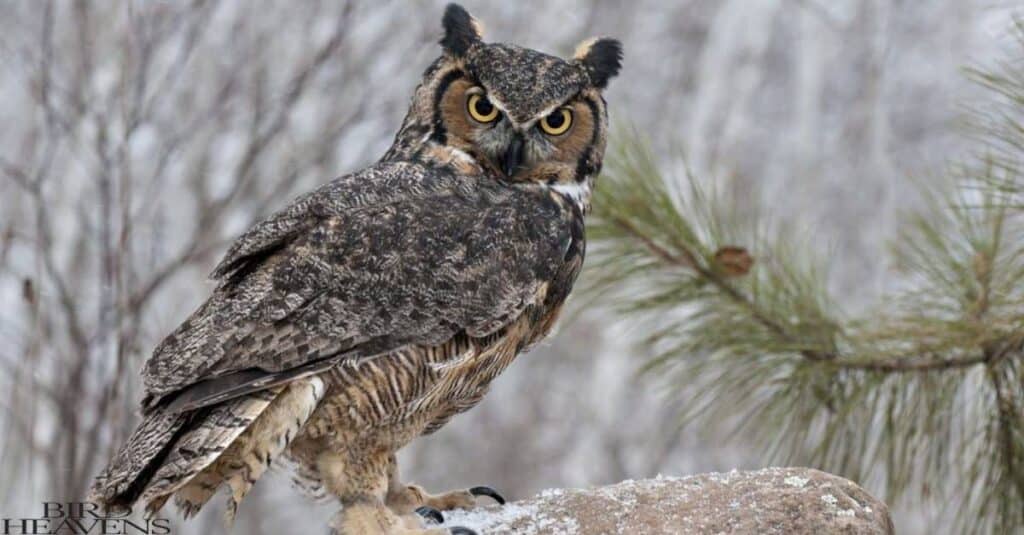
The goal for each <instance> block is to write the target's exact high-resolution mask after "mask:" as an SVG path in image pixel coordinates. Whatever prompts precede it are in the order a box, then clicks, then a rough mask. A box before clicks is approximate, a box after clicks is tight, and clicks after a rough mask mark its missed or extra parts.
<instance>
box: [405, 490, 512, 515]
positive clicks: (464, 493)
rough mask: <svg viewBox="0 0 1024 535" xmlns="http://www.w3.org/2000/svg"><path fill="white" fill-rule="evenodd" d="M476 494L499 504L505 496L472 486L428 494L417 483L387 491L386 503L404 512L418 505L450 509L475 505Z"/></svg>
mask: <svg viewBox="0 0 1024 535" xmlns="http://www.w3.org/2000/svg"><path fill="white" fill-rule="evenodd" d="M477 496H487V497H489V498H491V499H493V500H494V501H496V502H498V503H499V504H501V505H505V498H504V497H502V496H501V494H498V492H497V491H495V490H494V489H492V488H491V487H482V486H481V487H473V488H470V489H464V490H453V491H449V492H444V493H441V494H429V493H428V492H427V491H425V490H423V487H421V486H419V485H405V486H404V487H400V488H399V489H398V490H392V491H390V492H389V493H388V497H387V504H388V507H390V508H391V509H392V510H393V511H395V512H396V513H399V514H405V513H408V512H412V511H415V510H416V509H417V508H420V507H429V508H431V509H435V510H438V511H450V510H452V509H472V508H474V507H476V498H477Z"/></svg>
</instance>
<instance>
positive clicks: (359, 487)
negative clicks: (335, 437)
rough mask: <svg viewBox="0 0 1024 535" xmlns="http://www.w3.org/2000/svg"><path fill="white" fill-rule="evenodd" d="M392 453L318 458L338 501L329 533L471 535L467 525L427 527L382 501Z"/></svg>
mask: <svg viewBox="0 0 1024 535" xmlns="http://www.w3.org/2000/svg"><path fill="white" fill-rule="evenodd" d="M392 460H393V455H376V456H373V457H370V458H360V459H359V460H358V461H353V460H352V459H350V458H348V457H347V456H346V455H345V454H343V453H335V452H326V453H323V454H321V455H320V456H319V457H318V459H317V468H318V469H319V471H320V473H321V474H323V476H324V481H325V483H326V485H327V488H328V490H329V491H330V492H331V493H332V494H334V495H335V496H337V497H338V499H339V500H340V501H341V511H339V512H338V513H337V514H335V515H334V518H333V519H332V520H331V534H332V535H442V534H443V535H449V534H462V535H471V534H473V533H474V532H473V531H472V530H468V529H466V528H451V529H447V528H429V527H425V526H424V524H423V519H421V518H420V517H419V516H417V515H415V514H413V513H412V511H409V512H408V513H407V514H403V515H399V514H396V513H395V511H393V510H392V509H391V508H389V507H388V506H387V505H386V504H385V498H386V496H387V495H388V486H389V484H388V481H389V479H390V478H389V471H390V470H391V465H392V464H393V463H392V462H391V461H392Z"/></svg>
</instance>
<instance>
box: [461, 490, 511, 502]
mask: <svg viewBox="0 0 1024 535" xmlns="http://www.w3.org/2000/svg"><path fill="white" fill-rule="evenodd" d="M469 493H470V494H472V495H473V496H487V497H489V498H491V499H493V500H494V501H496V502H498V505H505V497H504V496H502V495H501V494H498V491H496V490H494V489H492V488H491V487H485V486H479V487H473V488H471V489H469Z"/></svg>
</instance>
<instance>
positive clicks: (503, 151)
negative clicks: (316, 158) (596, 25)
mask: <svg viewBox="0 0 1024 535" xmlns="http://www.w3.org/2000/svg"><path fill="white" fill-rule="evenodd" d="M442 26H443V27H444V37H443V38H442V39H441V46H442V48H443V51H444V53H443V55H442V56H441V57H440V58H438V60H437V61H435V62H434V63H433V64H432V65H431V66H430V68H428V69H427V71H426V72H425V73H424V79H423V82H422V83H421V84H420V86H419V88H417V90H416V95H415V96H414V97H413V102H412V107H411V108H410V110H409V114H408V116H407V117H406V121H405V123H404V124H403V127H402V131H400V132H399V134H398V136H397V138H396V146H395V147H394V148H393V149H392V151H399V152H401V153H404V155H405V156H412V155H413V153H417V154H420V155H423V154H427V155H429V154H437V153H438V152H439V151H444V150H448V151H450V153H452V154H456V155H458V156H460V157H461V156H468V157H470V158H472V160H473V162H474V163H475V164H478V165H479V166H481V167H482V168H486V169H488V170H490V171H492V172H493V173H495V175H496V176H498V177H500V178H501V179H504V180H509V181H515V182H522V181H533V182H541V183H545V184H550V185H552V186H555V187H559V188H564V190H565V191H567V192H575V189H581V188H587V189H589V186H590V181H592V180H593V177H594V176H595V175H597V173H598V172H599V171H600V168H601V160H602V158H603V157H604V148H605V141H606V137H607V130H608V128H607V123H608V117H607V113H606V111H605V101H604V98H602V95H601V93H602V91H603V90H604V88H605V87H606V86H607V85H608V81H609V80H610V79H611V78H612V77H614V76H615V75H617V74H618V72H619V68H620V66H621V61H622V45H621V44H620V43H619V42H618V41H616V40H614V39H607V38H600V39H590V40H588V41H585V42H583V43H581V44H580V45H579V46H578V47H577V49H576V53H575V55H574V56H573V57H572V58H571V59H568V60H564V59H561V58H557V57H554V56H550V55H547V54H544V53H541V52H538V51H536V50H530V49H528V48H522V47H519V46H515V45H509V44H503V43H485V42H484V41H483V32H482V26H481V24H480V23H479V22H478V21H477V20H476V19H474V18H473V17H472V16H470V14H469V13H467V12H466V10H465V9H463V8H462V7H461V6H458V5H455V4H450V5H448V7H447V8H446V9H445V13H444V17H443V19H442ZM442 157H443V156H442Z"/></svg>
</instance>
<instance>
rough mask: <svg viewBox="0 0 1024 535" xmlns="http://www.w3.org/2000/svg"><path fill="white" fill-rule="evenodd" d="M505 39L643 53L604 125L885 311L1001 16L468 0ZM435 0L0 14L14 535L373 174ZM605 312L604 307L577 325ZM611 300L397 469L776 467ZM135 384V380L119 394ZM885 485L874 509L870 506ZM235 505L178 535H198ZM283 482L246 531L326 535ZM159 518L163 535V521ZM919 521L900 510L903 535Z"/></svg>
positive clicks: (7, 434)
mask: <svg viewBox="0 0 1024 535" xmlns="http://www.w3.org/2000/svg"><path fill="white" fill-rule="evenodd" d="M464 5H465V6H466V7H467V8H468V9H469V10H470V12H472V13H473V14H474V15H476V16H477V17H478V18H479V19H481V20H482V21H483V23H484V25H485V28H486V35H485V39H487V40H490V41H507V42H514V43H517V44H521V45H524V46H529V47H532V48H537V49H540V50H543V51H546V52H550V53H554V54H559V55H563V56H566V55H570V54H571V52H572V49H573V48H574V47H575V45H576V44H577V43H578V42H579V41H581V40H583V39H585V38H587V37H590V36H594V35H609V36H614V37H617V38H619V39H620V40H622V41H623V43H624V46H625V51H626V58H625V61H624V68H623V71H622V74H621V75H620V76H619V78H617V79H615V80H613V82H612V84H611V87H610V89H609V91H608V93H607V95H606V97H607V100H608V102H609V109H610V114H611V117H612V121H613V123H616V124H617V125H620V126H629V127H631V128H633V129H635V130H636V131H637V132H639V133H640V134H642V135H643V136H644V137H646V138H648V139H649V140H650V141H651V143H652V144H653V146H654V149H655V151H656V153H658V154H663V155H664V158H665V161H666V162H675V161H677V159H676V158H675V156H676V155H678V154H679V153H685V154H686V155H687V160H688V163H689V165H690V167H691V168H692V169H693V170H694V171H695V172H696V173H697V174H698V175H699V176H701V177H705V178H707V179H713V180H721V181H723V182H728V183H729V184H731V185H732V187H735V188H736V194H737V195H739V196H742V197H743V198H744V199H749V202H750V203H751V206H756V205H760V206H763V207H765V208H764V210H765V211H766V212H767V213H768V214H769V215H770V216H771V217H772V218H775V219H778V220H782V221H790V222H799V227H801V228H804V229H809V230H811V231H812V232H811V234H812V242H811V243H810V244H809V245H808V246H809V247H815V248H819V249H821V250H823V251H828V252H829V253H830V254H831V258H833V262H832V264H831V265H830V266H829V268H830V282H831V284H832V286H833V288H834V290H835V291H836V294H837V296H839V297H840V298H842V299H844V300H846V301H847V302H849V303H853V304H854V306H856V305H857V304H859V303H868V302H870V300H871V297H873V296H876V295H877V294H878V292H879V291H880V290H881V289H883V288H885V286H886V281H887V277H886V275H887V272H888V271H889V270H890V269H891V266H889V265H887V264H886V262H885V261H884V260H880V259H882V258H884V257H885V255H884V252H885V247H886V240H888V239H889V238H891V237H892V236H893V234H894V232H893V230H894V227H895V225H896V224H897V223H898V222H899V216H900V213H901V210H904V209H906V208H908V207H911V206H913V205H914V204H915V203H917V202H918V200H917V197H916V195H915V193H914V192H915V191H916V186H915V185H914V180H915V179H927V177H928V176H930V175H931V174H932V173H935V172H937V171H938V170H940V169H941V168H942V165H943V164H944V163H945V162H946V161H947V160H948V159H949V158H951V157H955V156H956V155H957V154H959V153H960V152H962V151H963V150H964V146H965V145H964V143H963V141H962V140H961V138H960V137H958V135H957V130H956V122H957V119H958V117H959V113H960V107H959V105H960V104H961V103H963V102H964V100H965V99H969V98H970V97H971V95H972V94H974V92H975V91H976V90H975V89H974V88H973V87H971V85H970V84H969V83H967V82H966V81H965V80H964V78H963V77H962V76H961V74H960V72H959V70H960V68H961V67H963V66H965V65H971V64H976V63H982V62H986V61H991V60H992V59H993V58H997V57H1000V54H1001V51H1003V50H1005V49H1006V48H1007V44H1008V42H1009V41H1010V37H1009V35H1010V34H1009V27H1010V21H1011V13H1013V12H1014V10H1015V9H1016V8H1017V7H1018V3H1016V2H1007V1H999V0H927V1H913V2H911V1H902V0H891V1H887V0H690V1H677V2H664V1H639V2H612V1H595V2H582V1H575V2H574V1H567V0H561V1H522V2H500V3H499V2H488V3H484V2H475V1H467V2H465V4H464ZM442 9H443V3H442V2H417V3H409V2H395V3H391V4H388V3H382V2H369V1H367V2H345V1H342V0H323V1H310V2H285V1H261V2H251V3H249V2H246V3H243V2H227V1H224V2H217V1H212V0H207V1H204V0H195V1H190V2H185V1H178V2H164V1H155V0H154V1H144V0H135V1H132V0H122V1H114V0H110V1H97V2H88V3H87V2H80V3H77V2H70V1H54V2H44V1H38V2H37V1H31V0H21V1H11V0H8V1H2V2H0V97H2V98H0V125H3V127H2V128H0V366H2V369H3V372H2V373H0V411H2V412H0V430H2V431H0V433H2V435H0V437H2V441H0V469H2V473H3V474H4V482H3V484H2V486H0V516H3V517H11V516H32V515H35V514H38V513H39V512H41V506H40V502H41V501H43V500H46V499H48V500H54V499H62V498H63V499H71V498H75V497H80V496H81V494H82V493H83V491H84V489H85V488H86V486H87V485H88V482H89V480H90V478H91V476H92V475H93V474H94V473H95V471H96V470H97V469H98V468H99V467H100V465H101V464H102V463H103V462H104V461H105V460H106V458H108V457H109V455H110V454H111V453H112V448H115V447H116V446H117V444H118V443H119V441H120V440H122V439H123V438H124V436H125V433H126V432H127V431H129V430H130V428H131V425H132V424H133V423H134V414H133V411H134V410H135V406H136V404H137V403H138V399H139V398H140V397H141V393H140V392H139V390H138V384H137V382H138V381H137V373H138V368H139V366H140V364H141V362H142V361H143V360H144V359H145V357H146V356H147V354H148V352H149V351H150V350H151V348H152V347H153V345H154V344H155V343H156V342H157V341H158V340H159V339H160V338H161V337H162V335H164V334H166V333H167V332H169V331H170V330H171V329H172V328H173V327H174V326H176V325H177V323H178V322H180V321H181V320H182V319H183V318H184V317H185V316H186V314H188V313H189V312H190V311H191V310H192V309H193V308H194V307H195V306H197V305H198V304H199V303H200V302H201V300H202V299H203V297H204V296H205V295H206V294H207V293H208V292H209V290H210V286H209V284H208V283H207V282H206V280H205V276H206V274H207V273H208V272H209V270H210V269H211V268H212V266H213V264H214V262H215V261H216V260H217V258H218V257H219V255H220V254H222V252H223V251H224V249H225V247H226V244H227V242H228V241H230V239H231V238H232V237H234V236H236V235H237V234H238V233H239V232H241V231H242V230H244V229H245V228H246V227H247V226H248V225H249V224H251V223H252V222H253V221H254V220H257V219H259V218H260V217H262V216H265V215H266V214H268V213H270V212H272V211H274V210H275V209H277V208H280V207H283V206H284V205H285V204H287V202H288V200H289V199H290V198H292V197H294V196H295V195H296V194H298V193H300V192H303V191H305V190H308V189H310V188H312V187H314V186H316V185H317V184H320V183H322V182H324V181H326V180H329V179H331V178H333V177H335V176H337V175H339V174H342V173H345V172H349V171H352V170H355V169H358V168H360V167H362V166H364V165H366V164H368V163H370V162H372V161H373V160H374V159H376V158H377V157H378V156H379V155H381V154H382V153H383V152H384V151H385V150H386V148H387V147H388V145H389V144H390V141H391V138H392V136H393V134H394V131H395V130H396V129H397V127H398V125H399V123H400V121H401V118H402V116H403V115H404V113H405V111H406V106H407V102H408V99H409V97H410V96H411V93H412V90H413V88H414V87H415V85H416V83H417V82H418V80H419V78H420V75H421V73H422V71H423V69H424V68H425V67H426V66H427V65H428V64H429V62H430V61H431V60H432V59H433V58H434V57H435V56H436V55H437V54H438V53H439V48H438V46H437V45H436V41H437V39H438V38H439V37H440V15H441V12H442ZM584 305H585V306H584ZM642 335H643V333H642V332H636V329H635V328H634V329H632V330H630V331H629V332H624V329H621V328H619V327H617V326H616V325H615V324H614V322H613V321H612V320H611V319H610V316H609V315H608V314H607V313H606V312H604V311H603V310H602V308H601V304H600V303H596V304H591V303H585V302H584V301H583V300H582V299H577V300H576V310H575V311H574V313H572V314H570V315H568V317H567V318H566V321H563V323H562V324H561V328H560V331H559V333H558V334H557V335H556V336H554V337H552V339H551V340H550V341H549V342H548V343H546V344H544V345H543V346H542V347H540V348H538V349H536V350H535V351H533V352H532V353H530V354H528V355H526V356H524V357H521V358H520V360H519V361H517V363H516V365H515V366H513V367H512V368H511V369H510V370H509V371H508V372H507V373H506V374H505V375H504V376H502V378H501V379H500V380H499V381H497V383H496V384H495V385H494V388H493V389H492V392H491V393H490V395H489V396H488V397H487V398H486V399H485V401H484V402H483V403H482V404H481V405H480V406H478V407H477V408H476V409H475V410H473V411H471V412H469V413H467V414H465V415H463V416H460V417H459V418H456V419H455V421H454V422H453V423H452V424H450V425H448V426H447V427H446V428H444V429H443V430H441V431H440V432H438V433H437V434H435V435H433V436H431V437H428V438H425V439H422V440H420V441H418V442H417V443H415V444H414V445H413V446H412V447H410V448H408V449H407V450H406V451H404V452H403V454H402V455H401V458H402V460H403V461H404V464H403V465H402V466H403V472H404V475H405V476H406V478H407V479H410V480H414V481H417V482H420V483H422V484H424V485H426V486H427V487H428V488H431V489H447V488H453V487H465V486H470V485H476V484H489V485H492V486H494V487H496V488H498V489H500V490H501V491H502V492H503V493H504V494H505V495H506V496H509V497H512V498H515V497H525V496H529V495H532V494H533V493H536V492H538V491H539V490H541V489H544V488H549V487H567V486H585V485H592V484H602V483H610V482H616V481H619V480H622V479H625V478H641V477H647V476H652V475H655V474H657V473H665V474H688V473H695V472H706V471H712V470H728V469H731V468H754V467H760V466H763V464H764V462H765V461H764V459H763V457H762V455H761V454H762V452H761V451H759V450H757V449H756V448H754V447H753V446H752V445H751V444H748V443H743V442H740V441H730V440H728V439H727V438H726V437H722V436H717V435H716V434H715V433H714V432H711V431H710V430H704V429H697V428H686V429H684V430H683V431H682V432H679V431H678V430H677V427H676V425H675V421H674V416H673V415H674V414H675V412H674V410H673V407H671V406H667V405H666V403H665V402H664V400H663V396H662V392H661V389H662V388H664V385H661V384H659V383H658V382H657V380H656V379H654V378H650V377H637V376H636V374H635V372H636V370H637V369H638V367H639V366H640V365H641V364H642V363H643V361H644V355H643V354H642V353H640V352H638V351H636V350H634V349H632V348H631V345H630V343H629V342H630V339H633V338H635V337H639V336H642ZM114 377H120V378H121V379H120V380H113V379H112V378H114ZM871 490H875V491H880V490H881V489H871ZM221 507H222V504H221V503H215V504H214V507H211V508H208V510H207V511H205V512H204V514H203V515H201V518H200V519H199V520H198V521H193V522H191V523H189V524H186V525H184V526H183V527H181V528H180V531H179V530H177V529H176V530H175V533H207V532H210V531H211V530H212V529H213V528H211V527H210V526H216V525H219V513H220V509H219V508H221ZM331 512H332V508H331V507H330V506H326V505H324V506H313V505H310V504H308V503H307V502H306V501H305V499H304V498H302V497H301V496H299V495H298V494H297V493H296V492H294V491H292V490H291V489H290V487H289V485H288V482H287V477H285V476H283V475H278V476H276V477H272V478H267V479H265V480H264V481H262V482H261V483H260V484H258V485H257V486H256V490H255V491H254V493H253V494H252V495H251V496H250V497H249V498H247V499H246V501H245V503H244V504H243V505H242V507H241V511H240V515H239V517H240V518H239V525H238V526H237V528H236V532H238V533H253V534H259V533H281V532H285V531H292V532H299V531H298V530H299V529H300V528H309V529H311V530H321V529H322V526H323V525H324V522H325V519H326V518H327V517H328V516H329V515H330V513H331ZM165 514H167V515H169V516H173V513H172V512H171V511H170V510H168V511H165ZM924 514H926V511H925V512H923V511H922V509H920V508H918V507H913V508H897V509H896V522H897V526H898V528H899V529H900V531H901V532H904V533H913V532H916V531H917V530H920V529H921V528H920V525H921V524H920V523H919V519H920V518H921V517H922V516H923V515H924Z"/></svg>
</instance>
